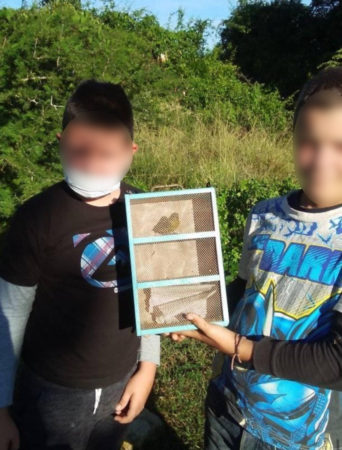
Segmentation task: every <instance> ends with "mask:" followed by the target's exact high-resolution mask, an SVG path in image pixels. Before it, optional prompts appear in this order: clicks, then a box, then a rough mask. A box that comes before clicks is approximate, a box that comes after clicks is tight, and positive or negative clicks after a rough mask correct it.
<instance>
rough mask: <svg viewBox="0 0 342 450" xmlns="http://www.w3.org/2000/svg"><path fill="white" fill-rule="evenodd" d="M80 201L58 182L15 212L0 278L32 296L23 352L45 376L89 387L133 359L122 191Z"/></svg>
mask: <svg viewBox="0 0 342 450" xmlns="http://www.w3.org/2000/svg"><path fill="white" fill-rule="evenodd" d="M127 192H139V189H137V188H134V187H132V186H130V185H127V184H126V183H121V194H120V198H119V199H118V200H117V201H116V202H115V203H113V204H111V205H109V206H100V207H99V206H93V205H89V204H87V203H85V202H84V201H83V200H82V199H81V198H80V197H79V196H78V195H77V194H76V193H75V192H74V191H73V190H72V189H71V188H70V187H69V186H68V184H67V183H66V182H65V180H62V181H60V182H57V183H55V184H54V185H52V186H50V187H48V188H47V189H45V190H44V191H42V192H40V193H39V194H37V195H35V196H33V197H31V198H30V199H28V200H27V201H26V202H24V203H23V204H22V205H21V206H20V207H19V208H18V209H17V211H16V213H15V214H14V215H13V217H12V220H11V222H10V227H9V230H8V232H7V235H6V237H5V240H4V248H3V251H2V255H1V258H0V276H2V277H3V278H4V279H6V280H7V281H9V282H11V283H15V284H19V285H23V286H33V285H35V284H37V290H36V296H35V300H34V303H33V307H32V311H31V314H30V317H29V319H28V323H27V327H26V330H25V335H24V341H23V346H22V353H21V356H22V358H23V360H24V362H26V364H27V365H28V366H29V367H31V369H32V370H34V371H35V372H36V373H37V374H39V375H41V376H43V377H44V378H46V379H47V380H50V381H52V382H56V383H59V384H62V385H66V386H71V387H79V388H87V389H88V388H89V389H93V388H95V387H101V386H106V385H109V384H111V383H114V382H116V381H118V380H120V379H121V378H123V377H124V376H125V375H126V374H127V372H128V371H129V370H130V369H131V368H132V367H133V365H134V364H135V362H136V361H137V352H138V348H139V345H140V338H139V337H137V336H136V333H135V322H134V306H133V295H132V286H131V272H130V261H129V250H128V237H127V229H126V215H125V202H124V195H125V193H127Z"/></svg>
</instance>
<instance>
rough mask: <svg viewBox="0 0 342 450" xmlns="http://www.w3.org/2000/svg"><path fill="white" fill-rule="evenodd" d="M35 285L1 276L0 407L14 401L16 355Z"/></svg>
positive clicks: (19, 348)
mask: <svg viewBox="0 0 342 450" xmlns="http://www.w3.org/2000/svg"><path fill="white" fill-rule="evenodd" d="M36 288H37V285H34V286H20V285H17V284H13V283H10V282H9V281H7V280H5V279H4V278H2V277H0V408H3V407H6V406H9V405H10V404H12V401H13V387H14V381H15V374H16V369H17V363H18V358H19V355H20V351H21V346H22V342H23V338H24V331H25V327H26V323H27V320H28V318H29V315H30V312H31V309H32V303H33V301H34V298H35V291H36Z"/></svg>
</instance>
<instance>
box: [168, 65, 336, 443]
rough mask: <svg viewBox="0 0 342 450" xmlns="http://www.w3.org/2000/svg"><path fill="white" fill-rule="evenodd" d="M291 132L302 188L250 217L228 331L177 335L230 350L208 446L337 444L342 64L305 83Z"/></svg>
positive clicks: (218, 380)
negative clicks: (292, 132) (292, 133)
mask: <svg viewBox="0 0 342 450" xmlns="http://www.w3.org/2000/svg"><path fill="white" fill-rule="evenodd" d="M293 129H294V149H295V152H294V156H295V165H296V169H297V173H298V175H299V179H300V182H301V186H302V189H298V190H293V191H291V192H290V193H289V194H287V195H283V196H280V197H276V198H271V199H268V200H263V201H260V202H258V203H257V204H256V205H255V206H254V207H253V208H252V210H251V211H250V213H249V215H248V218H247V223H246V227H245V232H244V241H243V251H242V256H241V260H240V265H239V272H238V277H237V279H236V280H235V281H234V282H233V283H232V284H231V285H230V286H229V291H230V293H231V295H230V296H229V298H230V302H231V304H230V309H231V320H230V324H229V326H228V328H227V329H226V328H223V327H220V326H217V325H213V324H209V323H207V322H206V321H205V320H204V319H202V318H201V317H199V316H196V315H194V314H189V315H188V318H189V320H191V321H192V322H193V323H194V324H195V325H197V327H198V331H189V332H183V333H182V334H173V335H172V338H173V339H174V340H178V341H179V340H182V339H183V338H184V336H189V337H192V338H195V339H198V340H200V341H202V342H205V343H207V344H209V345H211V346H213V347H215V348H217V349H218V350H219V351H220V352H222V353H223V354H224V355H225V356H224V362H223V365H222V367H221V372H220V373H219V375H217V376H216V377H215V378H213V379H212V380H211V382H210V385H209V389H208V394H207V399H206V432H205V448H206V450H214V449H221V450H223V449H235V448H239V449H274V448H279V449H284V450H285V449H291V450H297V449H298V450H299V449H307V450H312V449H341V448H342V428H341V426H340V424H341V423H342V422H341V420H342V396H341V391H342V298H341V292H342V67H336V68H329V69H325V70H322V71H321V72H319V73H318V74H317V75H316V76H315V77H313V78H312V79H311V80H309V81H308V82H307V83H306V85H305V86H304V87H303V89H302V91H301V93H300V95H299V98H298V102H297V105H296V110H295V114H294V123H293ZM233 292H235V296H234V294H233V295H232V293H233ZM233 303H235V305H236V307H235V308H234V307H233Z"/></svg>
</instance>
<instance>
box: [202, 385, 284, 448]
mask: <svg viewBox="0 0 342 450" xmlns="http://www.w3.org/2000/svg"><path fill="white" fill-rule="evenodd" d="M204 441H205V450H227V449H232V450H274V449H276V447H275V446H272V445H269V444H267V443H265V442H263V441H261V440H260V439H257V438H255V437H254V436H253V435H252V434H250V433H248V432H247V431H246V430H245V429H244V428H243V427H242V426H241V425H239V423H238V422H236V421H235V420H234V419H233V417H232V416H231V415H230V414H229V412H228V408H227V404H226V401H225V398H224V396H223V394H222V393H221V392H220V391H219V390H218V389H217V387H216V386H215V384H214V383H212V382H211V383H210V384H209V387H208V392H207V397H206V400H205V433H204Z"/></svg>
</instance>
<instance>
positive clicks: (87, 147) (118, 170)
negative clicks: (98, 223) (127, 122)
mask: <svg viewBox="0 0 342 450" xmlns="http://www.w3.org/2000/svg"><path fill="white" fill-rule="evenodd" d="M57 138H58V140H59V145H60V156H61V160H62V162H63V164H64V166H65V167H66V168H71V169H77V170H78V171H80V172H83V174H84V177H85V178H86V177H87V175H97V176H100V177H101V176H103V177H110V176H113V179H117V180H120V179H122V178H123V176H124V175H125V174H126V172H127V171H128V169H129V167H130V165H131V163H132V160H133V155H134V153H135V152H136V151H137V149H138V146H137V145H136V143H135V142H134V141H133V140H132V138H131V136H130V135H129V132H128V130H127V129H126V128H125V127H124V126H113V127H111V126H103V125H102V126H100V125H97V124H93V123H87V121H84V122H83V121H81V120H72V121H71V122H69V123H68V125H67V126H66V128H65V129H64V130H63V132H62V133H57ZM79 195H80V194H79ZM118 195H119V189H116V190H115V191H114V192H110V193H108V194H104V195H101V196H100V197H95V200H94V198H90V197H83V199H84V201H86V202H89V203H90V204H94V205H106V204H108V203H107V202H108V200H110V199H111V198H117V197H118ZM109 203H110V202H109Z"/></svg>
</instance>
